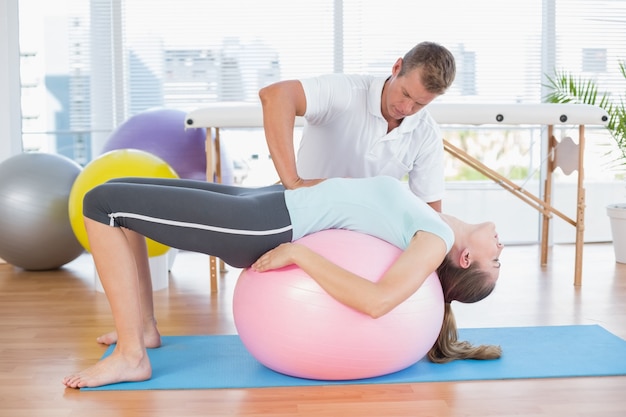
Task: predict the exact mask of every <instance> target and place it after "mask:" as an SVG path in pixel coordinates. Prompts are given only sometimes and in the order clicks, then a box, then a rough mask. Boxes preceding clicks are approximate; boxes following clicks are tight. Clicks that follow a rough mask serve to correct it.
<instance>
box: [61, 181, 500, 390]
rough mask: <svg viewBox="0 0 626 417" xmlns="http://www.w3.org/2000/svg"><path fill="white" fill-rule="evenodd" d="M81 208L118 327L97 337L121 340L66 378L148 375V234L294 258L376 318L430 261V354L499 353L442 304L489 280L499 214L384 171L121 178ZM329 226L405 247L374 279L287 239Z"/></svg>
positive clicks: (258, 265) (263, 267)
mask: <svg viewBox="0 0 626 417" xmlns="http://www.w3.org/2000/svg"><path fill="white" fill-rule="evenodd" d="M83 214H84V216H85V226H86V229H87V234H88V237H89V244H90V247H91V252H92V254H93V258H94V262H95V265H96V268H97V270H98V275H99V276H100V280H101V281H102V286H103V288H104V291H105V292H106V294H107V297H108V299H109V303H110V305H111V310H112V313H113V318H114V323H115V331H114V332H112V333H109V334H106V335H103V336H101V337H100V338H98V341H99V342H101V343H105V344H112V343H117V345H116V347H115V349H114V351H113V352H112V353H111V355H109V356H107V357H106V358H104V359H102V360H101V361H99V362H98V363H96V364H95V365H94V366H92V367H90V368H88V369H86V370H84V371H83V372H80V373H78V374H73V375H69V376H67V377H65V378H64V379H63V383H64V384H65V385H66V386H67V387H71V388H80V387H94V386H100V385H106V384H111V383H115V382H122V381H141V380H146V379H149V378H150V377H151V374H152V370H151V366H150V362H149V359H148V356H147V352H146V348H155V347H158V346H160V345H161V336H160V334H159V332H158V330H157V327H156V320H155V318H154V309H153V301H152V283H151V279H150V271H149V265H148V255H147V249H146V244H145V239H144V237H149V238H151V239H153V240H156V241H158V242H161V243H163V244H165V245H168V246H171V247H175V248H179V249H183V250H190V251H196V252H202V253H206V254H210V255H214V256H218V257H220V258H221V259H222V260H224V261H225V262H226V263H228V264H230V265H232V266H235V267H239V268H243V267H251V268H253V269H255V270H257V271H261V272H262V271H267V270H270V269H276V268H281V267H283V266H286V265H290V264H295V265H297V266H298V267H300V268H301V269H302V270H304V271H305V272H306V273H308V274H309V275H310V276H311V277H312V278H313V279H314V280H315V281H316V282H317V283H318V284H319V285H320V286H321V287H322V288H324V289H325V290H326V291H327V292H328V293H329V294H330V295H331V296H333V297H334V298H336V299H337V300H338V301H340V302H342V303H344V304H345V305H347V306H349V307H351V308H354V309H355V310H357V311H360V312H363V313H364V314H368V315H370V316H372V317H374V318H376V317H380V316H382V315H384V314H386V313H387V312H389V311H391V310H392V309H393V308H394V307H395V306H397V305H398V304H400V303H401V302H402V301H404V300H406V299H407V298H408V297H409V296H410V295H411V294H413V293H414V292H415V291H417V289H418V288H419V287H420V286H421V285H422V283H423V282H424V280H425V279H426V278H427V277H428V276H429V275H430V274H431V273H432V272H433V271H437V272H438V274H439V278H440V280H441V284H442V288H443V291H444V300H445V302H446V307H445V316H444V325H443V327H442V330H441V333H440V335H439V339H438V341H437V342H436V344H435V346H434V347H433V348H432V350H431V352H429V358H430V359H431V360H434V361H437V362H445V361H449V360H453V359H461V358H475V359H490V358H497V357H499V355H500V350H499V347H495V346H479V347H473V346H471V345H469V344H467V343H465V342H458V341H457V340H456V333H457V332H456V325H455V324H454V318H453V315H452V311H451V309H450V302H452V301H453V300H457V301H460V302H475V301H478V300H481V299H482V298H484V297H486V296H487V295H488V294H489V293H490V292H491V291H492V290H493V288H494V286H495V282H496V280H497V278H498V275H499V268H500V262H499V261H498V257H499V256H500V252H501V251H502V245H501V244H500V242H499V240H498V235H497V233H496V231H495V226H494V225H493V224H492V223H482V224H478V225H471V224H467V223H464V222H462V221H460V220H458V219H456V218H454V217H452V216H448V215H444V214H440V213H437V212H435V211H434V210H433V209H431V208H430V207H428V205H426V203H424V202H423V201H421V200H419V199H418V198H417V197H415V196H414V195H413V194H412V193H411V192H410V191H409V190H408V188H407V187H406V186H405V185H404V184H402V183H401V182H400V181H398V180H396V179H393V178H391V177H373V178H361V179H342V178H334V179H328V180H325V181H323V182H321V183H319V184H318V185H316V186H313V187H303V188H298V189H295V190H285V189H284V188H283V187H282V186H279V185H275V186H270V187H264V188H252V189H250V188H243V187H234V186H225V185H220V184H213V183H206V182H201V181H190V180H178V179H174V180H172V179H147V178H123V179H118V180H113V181H110V182H108V183H106V184H102V185H100V186H98V187H96V188H94V189H93V190H92V191H90V192H89V193H87V195H86V196H85V199H84V203H83ZM112 226H115V227H112ZM332 228H343V229H349V230H354V231H358V232H362V233H368V234H371V235H373V236H376V237H379V238H381V239H384V240H386V241H388V242H389V243H391V244H394V245H396V246H398V247H399V248H401V249H403V253H402V254H401V255H400V257H399V258H398V259H397V261H396V262H395V263H394V264H393V265H392V266H391V267H390V268H389V269H388V270H387V271H386V272H385V274H384V276H383V277H381V279H380V280H379V281H378V282H377V283H372V282H370V281H368V280H366V279H364V278H362V277H359V276H357V275H355V274H353V273H351V272H349V271H346V270H344V269H342V268H340V267H339V266H337V265H335V264H333V263H331V262H329V261H328V260H326V259H325V258H323V257H321V256H320V255H318V254H316V253H314V252H313V251H311V250H310V249H308V248H306V247H304V246H303V245H299V244H297V243H293V242H294V241H296V240H297V239H299V238H300V237H302V236H304V235H307V234H310V233H314V232H316V231H319V230H324V229H332Z"/></svg>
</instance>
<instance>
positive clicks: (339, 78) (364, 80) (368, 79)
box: [312, 73, 381, 87]
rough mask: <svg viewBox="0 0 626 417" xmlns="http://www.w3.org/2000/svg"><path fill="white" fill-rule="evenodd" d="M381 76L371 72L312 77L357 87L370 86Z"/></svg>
mask: <svg viewBox="0 0 626 417" xmlns="http://www.w3.org/2000/svg"><path fill="white" fill-rule="evenodd" d="M379 78H381V77H376V76H374V75H370V74H343V73H335V74H323V75H319V76H317V77H313V78H312V79H318V80H320V81H323V82H327V83H336V84H345V85H351V86H356V87H368V86H369V85H371V84H372V83H373V82H375V81H376V80H377V79H379Z"/></svg>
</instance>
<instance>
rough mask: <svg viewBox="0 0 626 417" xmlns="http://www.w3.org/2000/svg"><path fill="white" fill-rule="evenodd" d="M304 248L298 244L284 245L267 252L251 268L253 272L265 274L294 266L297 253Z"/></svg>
mask: <svg viewBox="0 0 626 417" xmlns="http://www.w3.org/2000/svg"><path fill="white" fill-rule="evenodd" d="M302 248H304V246H302V245H299V244H297V243H283V244H281V245H279V246H277V247H275V248H274V249H272V250H270V251H268V252H265V253H264V254H263V255H262V256H261V257H260V258H259V259H257V261H256V262H255V263H253V264H252V265H251V267H250V268H252V270H253V271H257V272H263V271H269V270H271V269H278V268H282V267H284V266H288V265H292V264H294V263H295V256H296V252H297V251H298V250H301V249H302Z"/></svg>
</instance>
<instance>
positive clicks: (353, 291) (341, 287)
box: [252, 231, 446, 318]
mask: <svg viewBox="0 0 626 417" xmlns="http://www.w3.org/2000/svg"><path fill="white" fill-rule="evenodd" d="M445 255H446V245H445V243H444V241H443V240H442V239H441V238H440V237H438V236H436V235H434V234H432V233H428V232H422V231H420V232H417V233H416V234H415V236H414V237H413V239H412V240H411V243H410V244H409V247H408V248H407V249H406V250H405V251H404V252H403V253H402V254H401V255H400V256H399V257H398V259H397V260H396V262H394V264H393V265H391V267H390V268H389V269H388V270H387V271H386V272H385V274H384V275H383V276H382V277H381V279H380V280H379V281H378V282H377V283H373V282H371V281H369V280H367V279H365V278H363V277H361V276H359V275H356V274H353V273H352V272H350V271H347V270H345V269H343V268H341V267H340V266H338V265H336V264H334V263H332V262H330V261H329V260H328V259H326V258H324V257H322V256H321V255H319V254H317V253H315V252H313V251H312V250H310V249H309V248H307V247H305V246H303V245H298V244H295V243H286V244H283V245H280V246H279V247H277V248H275V249H273V250H271V251H269V252H267V253H266V254H264V255H263V256H261V257H260V258H259V260H258V261H257V262H255V263H254V265H252V268H253V269H255V270H257V271H266V270H269V269H276V268H281V267H283V266H286V265H290V264H296V265H298V267H300V268H301V269H302V270H303V271H305V272H306V273H307V274H309V275H310V276H311V277H312V278H313V279H314V280H315V281H316V282H317V283H318V284H319V285H320V286H321V287H322V288H323V289H324V290H325V291H326V292H328V293H329V294H330V295H331V296H332V297H334V298H335V299H337V300H338V301H339V302H341V303H343V304H345V305H347V306H348V307H351V308H354V309H355V310H357V311H360V312H362V313H364V314H367V315H369V316H371V317H373V318H377V317H380V316H382V315H384V314H386V313H388V312H389V311H391V310H393V309H394V308H395V307H396V306H397V305H398V304H400V303H402V302H403V301H404V300H406V299H407V298H409V297H410V296H411V295H412V294H413V293H414V292H415V291H417V290H418V288H419V287H420V286H421V285H422V283H423V282H424V281H425V280H426V278H427V277H428V276H429V275H430V274H431V273H432V272H434V271H435V270H436V269H437V267H438V266H439V265H440V264H441V262H442V261H443V259H444V257H445Z"/></svg>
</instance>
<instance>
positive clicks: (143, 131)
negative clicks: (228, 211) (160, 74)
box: [102, 108, 206, 180]
mask: <svg viewBox="0 0 626 417" xmlns="http://www.w3.org/2000/svg"><path fill="white" fill-rule="evenodd" d="M185 116H186V113H185V112H184V111H182V110H177V109H168V108H156V109H150V110H146V111H143V112H141V113H138V114H136V115H134V116H131V117H130V118H129V119H127V120H126V121H125V122H124V123H122V124H121V125H120V126H119V127H118V128H117V129H116V130H115V131H114V132H113V133H112V134H111V136H110V137H109V139H108V140H107V142H106V143H105V145H104V148H103V149H102V154H104V153H106V152H109V151H113V150H118V149H139V150H142V151H145V152H149V153H151V154H153V155H156V156H158V157H159V158H161V159H163V160H164V161H165V162H167V163H168V164H169V165H170V166H171V167H172V168H173V169H174V171H176V173H177V174H178V176H179V177H180V178H186V179H195V180H205V179H206V154H205V152H204V144H205V140H206V130H205V129H203V128H192V129H185Z"/></svg>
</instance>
